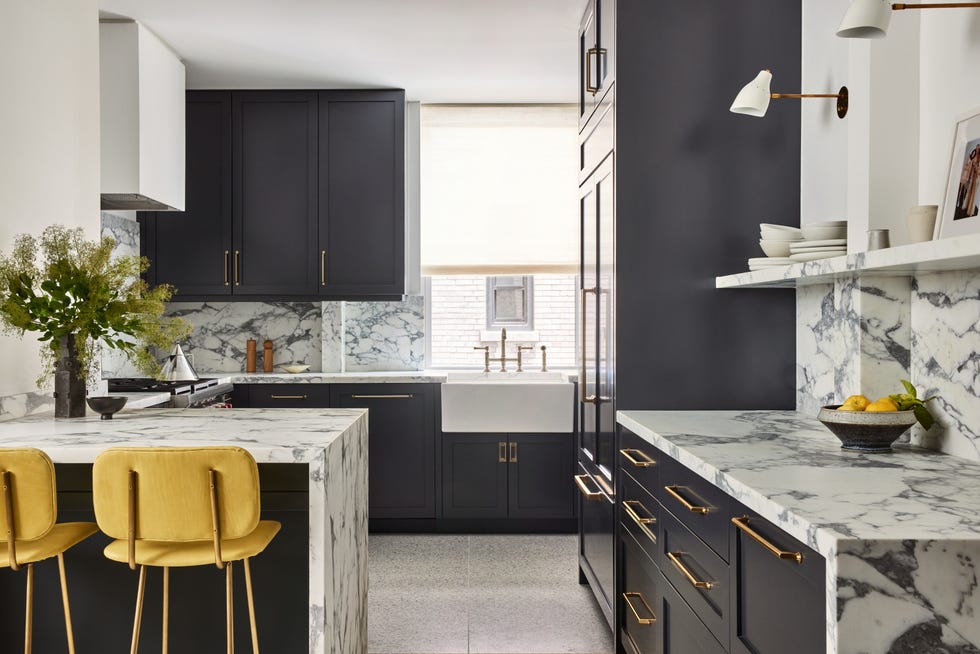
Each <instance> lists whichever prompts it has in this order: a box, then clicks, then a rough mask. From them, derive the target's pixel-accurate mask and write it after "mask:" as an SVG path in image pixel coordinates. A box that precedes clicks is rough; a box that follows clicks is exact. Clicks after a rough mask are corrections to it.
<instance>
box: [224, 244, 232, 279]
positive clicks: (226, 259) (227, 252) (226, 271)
mask: <svg viewBox="0 0 980 654" xmlns="http://www.w3.org/2000/svg"><path fill="white" fill-rule="evenodd" d="M229 254H231V252H229V251H228V250H225V268H224V270H225V286H230V285H231V284H229V283H228V255H229Z"/></svg>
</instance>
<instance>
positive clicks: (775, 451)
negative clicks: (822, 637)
mask: <svg viewBox="0 0 980 654" xmlns="http://www.w3.org/2000/svg"><path fill="white" fill-rule="evenodd" d="M618 422H619V424H620V426H621V427H622V428H625V429H624V430H623V432H622V433H623V434H626V435H628V434H629V432H632V434H635V435H636V436H638V437H639V438H640V439H642V440H643V441H645V442H646V443H648V444H650V445H652V446H653V447H654V448H656V450H652V449H651V452H652V456H653V458H657V456H658V453H657V451H659V453H660V455H665V456H663V460H664V463H667V462H669V463H670V465H672V466H674V469H676V468H677V464H679V465H680V466H682V467H683V468H684V469H686V470H687V471H690V472H691V473H693V474H694V475H696V476H692V477H690V479H691V480H692V481H691V482H690V483H692V484H693V483H695V482H696V481H697V478H700V479H702V480H706V481H707V482H709V483H710V485H711V486H713V487H714V488H716V489H719V490H720V491H723V493H724V494H725V495H726V496H727V497H729V498H732V499H733V500H734V502H737V503H739V504H741V505H742V506H743V507H744V508H742V509H739V511H743V510H745V508H747V509H748V512H751V513H754V514H755V515H757V516H758V517H759V518H760V520H761V521H768V522H769V523H770V524H771V525H774V526H775V527H776V528H777V529H780V530H782V531H783V532H785V534H788V535H789V536H790V537H792V538H795V539H797V540H798V541H799V542H800V543H802V544H805V545H806V546H807V547H809V548H812V550H813V551H814V552H815V553H816V554H819V556H820V557H822V558H823V559H824V561H825V567H824V569H825V573H826V574H825V584H821V586H822V588H823V590H824V595H825V604H826V611H825V614H826V616H827V619H826V632H825V633H826V652H828V653H829V654H886V653H887V654H900V653H901V654H905V653H909V654H912V653H921V652H942V653H944V654H953V653H955V654H975V653H976V652H980V619H978V616H980V584H978V581H980V573H978V569H980V464H977V463H974V462H971V461H967V460H964V459H959V458H956V457H952V456H948V455H945V454H939V453H936V452H933V451H929V450H923V449H917V448H913V447H910V446H907V445H904V446H903V445H898V446H896V447H895V449H894V451H893V452H892V453H887V454H859V453H855V452H847V451H843V450H841V449H840V442H839V441H838V440H837V439H836V438H835V437H834V436H833V434H831V433H830V432H829V431H828V430H827V429H826V428H825V427H824V426H823V425H821V424H820V423H819V422H817V421H816V420H815V419H813V418H811V417H809V416H805V415H803V414H800V413H796V412H792V411H743V412H736V411H716V412H667V411H626V412H620V413H619V414H618ZM626 430H628V431H626ZM657 467H663V466H657ZM665 474H666V473H662V476H661V478H660V482H659V486H663V484H664V483H669V482H665V479H664V475H665ZM659 486H658V488H659ZM675 488H676V487H675ZM687 488H689V489H690V488H692V487H687ZM684 492H687V491H684ZM689 497H690V495H689ZM664 506H665V507H670V510H671V511H674V506H675V504H674V503H670V502H668V503H666V504H664ZM711 510H713V509H711ZM709 515H710V514H709ZM668 519H669V518H668ZM729 527H730V528H731V529H732V531H731V534H732V536H731V538H732V539H733V540H734V538H735V537H736V536H737V535H738V531H737V530H735V529H734V528H732V527H731V525H729ZM750 544H751V543H750ZM753 546H754V544H753ZM762 551H763V556H765V555H766V554H765V552H764V550H762ZM732 552H735V549H734V548H733V550H732ZM736 558H737V557H736V555H735V554H733V555H732V556H731V558H730V560H731V561H732V566H733V567H734V566H735V560H736ZM772 560H773V561H776V560H777V559H775V558H773V559H772ZM774 565H775V564H774ZM789 565H790V567H791V568H792V567H793V566H795V565H796V564H795V563H791V564H789ZM732 579H733V581H732V582H731V584H729V585H732V584H736V583H738V579H737V578H736V577H735V575H733V577H732ZM724 582H725V583H728V580H724ZM722 588H724V586H722ZM733 593H734V594H737V593H736V591H734V590H733ZM737 601H738V602H742V601H743V600H742V599H741V596H740V598H739V599H738V600H737ZM733 606H736V603H735V602H734V601H733ZM738 616H739V611H738V610H737V609H736V611H735V617H732V618H731V620H733V621H735V622H737V621H738V620H739V617H738ZM770 626H771V625H770ZM737 631H738V630H737V628H733V630H732V631H731V643H732V645H731V648H732V651H742V649H736V641H737V640H738V638H739V634H738V633H737ZM801 645H802V643H801ZM740 647H741V646H740ZM821 650H823V648H822V647H821ZM806 651H810V650H806Z"/></svg>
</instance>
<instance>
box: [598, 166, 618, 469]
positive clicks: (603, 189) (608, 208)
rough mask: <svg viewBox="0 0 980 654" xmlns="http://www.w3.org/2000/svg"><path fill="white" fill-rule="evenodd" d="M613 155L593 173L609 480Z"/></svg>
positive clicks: (602, 448) (601, 446) (603, 460)
mask: <svg viewBox="0 0 980 654" xmlns="http://www.w3.org/2000/svg"><path fill="white" fill-rule="evenodd" d="M614 157H615V155H610V156H609V158H607V159H606V161H605V162H604V163H603V164H602V165H601V166H600V167H599V169H598V170H597V171H596V173H595V178H596V181H595V189H596V191H595V192H596V207H597V209H596V211H597V213H596V231H597V237H596V241H597V243H596V245H597V250H598V257H597V262H596V288H597V291H596V296H595V307H596V309H595V311H596V358H595V361H596V373H595V395H596V405H595V406H596V409H597V416H596V458H595V462H596V465H597V466H598V467H599V470H600V472H601V473H602V474H603V475H604V476H605V477H606V479H607V480H610V481H611V480H612V478H613V469H614V466H615V450H614V447H613V445H614V443H613V441H614V438H615V434H616V404H615V398H616V394H615V390H616V389H615V370H616V367H615V331H614V322H613V321H614V316H615V315H616V287H615V281H616V266H615V256H616V249H615V234H616V223H615V216H616V214H615V210H616V207H615V198H616V192H615V187H614V181H615V176H614V165H615V162H614Z"/></svg>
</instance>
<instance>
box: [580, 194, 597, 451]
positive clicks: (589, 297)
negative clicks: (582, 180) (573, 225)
mask: <svg viewBox="0 0 980 654" xmlns="http://www.w3.org/2000/svg"><path fill="white" fill-rule="evenodd" d="M598 203H599V198H598V188H597V186H596V185H595V184H593V183H590V182H587V183H586V184H585V186H584V187H583V188H582V193H581V197H580V211H581V217H582V232H581V243H582V246H581V247H582V249H581V257H582V259H581V261H582V269H581V272H580V284H581V288H580V294H581V297H580V298H579V311H580V312H581V315H580V324H579V326H578V329H579V338H580V339H581V342H580V343H579V357H580V361H579V368H580V369H579V411H580V415H579V425H580V432H581V434H580V441H579V447H580V448H581V450H582V454H583V455H584V456H585V457H586V458H587V459H588V460H590V461H593V462H595V461H596V457H597V425H598V422H597V420H598V418H597V413H596V408H597V405H596V404H595V403H594V402H591V401H589V398H593V397H595V396H596V394H597V393H596V386H597V378H596V372H597V369H598V356H597V352H598V350H597V343H598V337H597V334H596V329H597V325H598V314H597V303H596V297H597V289H596V284H597V278H598V254H599V246H598V222H597V219H598V210H599V204H598Z"/></svg>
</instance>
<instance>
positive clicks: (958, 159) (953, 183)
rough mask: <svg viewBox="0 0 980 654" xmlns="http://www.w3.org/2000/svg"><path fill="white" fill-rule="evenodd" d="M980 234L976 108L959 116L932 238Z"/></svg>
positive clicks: (979, 134) (979, 141)
mask: <svg viewBox="0 0 980 654" xmlns="http://www.w3.org/2000/svg"><path fill="white" fill-rule="evenodd" d="M977 233H980V107H978V108H977V109H974V110H973V111H972V112H970V113H968V114H965V115H963V116H960V117H959V119H958V120H957V121H956V132H955V134H954V136H953V152H952V154H951V155H950V160H949V172H948V173H947V177H946V190H945V192H944V194H943V203H942V205H941V209H940V211H939V219H938V220H937V221H936V236H935V238H949V237H951V236H961V235H963V234H977Z"/></svg>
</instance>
